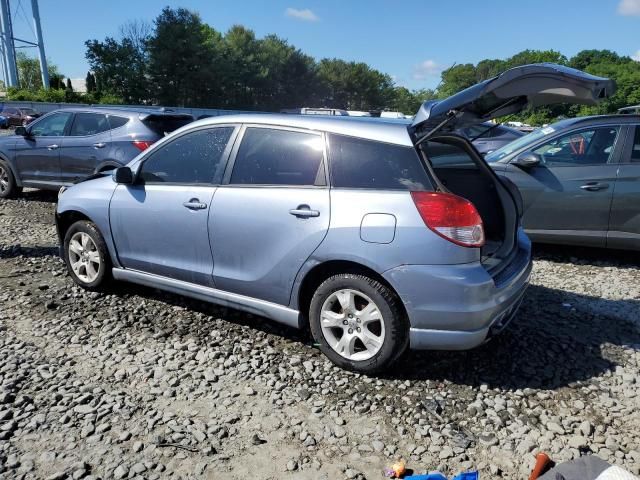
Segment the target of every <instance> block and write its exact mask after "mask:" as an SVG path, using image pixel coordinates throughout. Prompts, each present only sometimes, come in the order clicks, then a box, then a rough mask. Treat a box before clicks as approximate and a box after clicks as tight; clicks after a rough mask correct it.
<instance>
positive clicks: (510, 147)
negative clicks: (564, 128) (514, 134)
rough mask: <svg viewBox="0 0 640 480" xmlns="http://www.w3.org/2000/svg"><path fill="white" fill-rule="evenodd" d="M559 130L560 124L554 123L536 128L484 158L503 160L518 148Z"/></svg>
mask: <svg viewBox="0 0 640 480" xmlns="http://www.w3.org/2000/svg"><path fill="white" fill-rule="evenodd" d="M557 130H558V124H557V123H554V124H553V125H549V126H548V127H543V128H539V129H537V130H534V131H533V132H531V133H529V134H527V135H525V136H523V137H520V138H518V139H517V140H514V141H513V142H511V143H507V144H506V145H505V146H503V147H501V148H499V149H497V150H495V151H493V152H491V153H489V154H487V155H486V156H485V157H484V159H485V160H486V161H487V162H489V163H492V162H497V161H498V160H502V159H503V158H504V157H506V156H507V155H510V154H512V153H513V152H515V151H516V150H520V149H521V148H523V147H525V146H527V145H529V144H530V143H533V142H535V141H536V140H539V139H541V138H542V137H545V136H547V135H550V134H552V133H553V132H556V131H557Z"/></svg>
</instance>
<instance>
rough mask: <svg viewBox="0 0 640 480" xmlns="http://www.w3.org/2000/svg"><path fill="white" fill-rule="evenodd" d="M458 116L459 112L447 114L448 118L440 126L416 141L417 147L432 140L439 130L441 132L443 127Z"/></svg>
mask: <svg viewBox="0 0 640 480" xmlns="http://www.w3.org/2000/svg"><path fill="white" fill-rule="evenodd" d="M457 114H458V110H450V111H449V112H447V118H445V119H444V120H443V121H441V122H440V123H439V124H438V125H436V126H435V127H433V128H432V129H431V130H429V131H428V132H427V133H425V134H424V135H422V136H421V137H420V138H418V139H417V140H416V147H417V146H418V145H420V144H421V143H423V142H425V141H426V140H429V138H431V137H432V136H433V134H435V133H436V132H437V131H438V130H440V129H441V128H442V127H444V126H445V125H446V124H447V123H449V122H450V121H451V120H453V119H454V118H456V115H457Z"/></svg>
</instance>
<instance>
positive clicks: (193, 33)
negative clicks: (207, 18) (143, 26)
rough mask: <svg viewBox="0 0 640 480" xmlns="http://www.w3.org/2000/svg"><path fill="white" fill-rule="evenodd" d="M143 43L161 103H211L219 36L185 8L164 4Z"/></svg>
mask: <svg viewBox="0 0 640 480" xmlns="http://www.w3.org/2000/svg"><path fill="white" fill-rule="evenodd" d="M154 25H155V30H154V33H153V34H152V35H151V37H150V38H149V40H148V41H147V42H146V45H147V49H148V55H149V75H150V79H151V82H152V84H153V87H154V90H155V96H156V98H157V100H158V101H159V102H160V103H161V104H168V105H179V106H206V105H209V104H211V103H212V102H214V101H215V100H214V98H213V97H215V91H216V90H217V87H216V82H217V81H219V79H218V78H216V75H215V73H216V71H215V70H216V69H215V65H216V60H217V59H218V58H219V57H220V53H221V51H220V49H216V48H215V46H217V45H219V44H220V41H221V37H220V34H219V33H218V32H216V31H215V30H214V29H212V28H211V27H209V26H208V25H206V24H204V23H203V22H202V19H201V18H200V16H199V15H198V14H197V13H194V12H191V11H189V10H187V9H185V8H178V9H172V8H169V7H165V8H164V9H163V10H162V13H161V14H160V15H159V16H158V17H157V18H156V19H155V22H154Z"/></svg>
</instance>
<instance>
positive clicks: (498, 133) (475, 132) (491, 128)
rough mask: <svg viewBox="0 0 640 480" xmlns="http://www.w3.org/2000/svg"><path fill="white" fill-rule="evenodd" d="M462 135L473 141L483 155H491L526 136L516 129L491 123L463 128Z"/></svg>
mask: <svg viewBox="0 0 640 480" xmlns="http://www.w3.org/2000/svg"><path fill="white" fill-rule="evenodd" d="M460 133H461V134H462V135H464V136H465V137H467V138H468V139H469V140H471V141H472V142H473V146H474V147H476V149H478V151H479V152H480V153H481V154H482V155H486V154H487V153H491V152H493V151H494V150H497V149H499V148H500V147H503V146H505V145H506V144H508V143H511V142H513V141H514V140H516V139H517V138H520V137H523V136H524V135H525V133H524V132H521V131H519V130H516V129H515V128H510V127H505V126H504V125H494V124H492V123H489V122H486V123H482V124H480V125H472V126H470V127H466V128H463V129H462V130H461V131H460Z"/></svg>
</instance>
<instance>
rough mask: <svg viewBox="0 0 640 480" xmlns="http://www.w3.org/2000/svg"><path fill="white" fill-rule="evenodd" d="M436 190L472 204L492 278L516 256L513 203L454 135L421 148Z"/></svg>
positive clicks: (478, 158) (505, 188)
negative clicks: (434, 179) (434, 181)
mask: <svg viewBox="0 0 640 480" xmlns="http://www.w3.org/2000/svg"><path fill="white" fill-rule="evenodd" d="M421 150H422V153H423V155H424V156H426V158H427V160H428V162H429V163H430V165H431V168H432V170H433V174H434V175H435V176H436V177H437V179H436V180H437V182H439V183H440V185H439V186H438V187H439V188H442V189H444V190H446V191H449V192H451V193H454V194H456V195H459V196H461V197H464V198H466V199H467V200H469V201H471V202H472V203H473V204H474V205H475V207H476V209H477V210H478V213H479V214H480V217H481V218H482V223H483V226H484V233H485V245H484V246H483V247H482V249H481V260H482V263H483V265H484V266H485V268H487V270H489V272H490V273H491V274H497V273H498V272H499V271H500V270H501V266H506V264H508V260H509V259H510V258H511V257H512V255H514V254H515V246H516V244H517V243H516V235H517V227H518V211H517V205H516V200H515V199H514V197H513V194H512V193H511V192H510V191H509V187H508V186H507V185H505V184H503V183H502V182H501V181H500V180H499V179H498V177H497V176H496V175H495V173H493V171H492V170H491V168H490V167H489V166H488V165H487V164H486V162H485V161H484V159H483V158H482V157H481V156H480V155H479V154H478V153H477V152H476V151H475V149H474V148H473V147H471V146H470V145H468V141H467V140H466V139H464V138H461V137H459V136H457V135H453V134H452V135H443V136H438V137H435V138H432V139H430V140H429V141H428V142H425V143H423V144H422V145H421Z"/></svg>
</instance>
